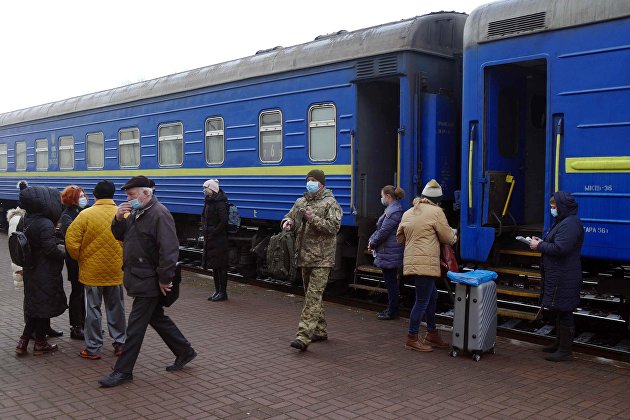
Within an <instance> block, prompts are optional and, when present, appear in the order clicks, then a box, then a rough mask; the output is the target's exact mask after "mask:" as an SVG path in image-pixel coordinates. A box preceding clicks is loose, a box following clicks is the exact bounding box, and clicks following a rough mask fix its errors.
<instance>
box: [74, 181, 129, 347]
mask: <svg viewBox="0 0 630 420" xmlns="http://www.w3.org/2000/svg"><path fill="white" fill-rule="evenodd" d="M115 190H116V187H115V186H114V184H113V183H112V182H111V181H100V182H99V183H98V184H96V186H95V187H94V190H93V195H94V198H95V199H96V202H95V203H94V205H93V206H92V207H90V208H88V209H85V210H83V211H82V212H81V213H79V215H78V216H77V218H76V219H75V220H74V222H72V224H71V225H70V227H69V228H68V231H67V232H66V251H67V252H68V253H69V254H70V256H71V257H72V258H74V259H75V260H77V261H78V262H79V281H80V282H81V283H82V284H83V285H84V287H85V302H86V308H85V327H84V336H85V348H84V349H83V350H81V353H80V356H81V357H83V358H85V359H92V360H96V359H100V358H101V347H102V345H103V332H102V329H101V319H102V315H101V303H102V302H103V300H105V311H106V313H107V326H108V328H109V335H110V336H111V337H112V339H113V340H114V342H113V344H112V345H113V346H114V354H115V355H116V356H120V355H121V354H122V351H123V347H124V344H125V339H126V330H127V327H126V322H125V306H124V297H123V296H124V295H123V288H122V280H123V272H122V268H121V267H122V244H121V243H120V242H119V241H117V240H116V239H115V238H114V235H113V234H112V231H111V229H110V225H111V223H112V219H113V218H114V215H115V214H116V210H117V208H118V207H117V206H116V203H114V200H113V197H114V192H115Z"/></svg>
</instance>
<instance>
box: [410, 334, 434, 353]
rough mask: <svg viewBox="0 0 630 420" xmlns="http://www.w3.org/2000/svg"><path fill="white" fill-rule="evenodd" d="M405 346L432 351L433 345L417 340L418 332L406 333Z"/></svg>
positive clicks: (411, 348) (416, 349)
mask: <svg viewBox="0 0 630 420" xmlns="http://www.w3.org/2000/svg"><path fill="white" fill-rule="evenodd" d="M405 348H406V349H409V350H415V351H433V347H431V346H430V345H428V344H424V343H421V342H419V341H418V334H407V342H406V343H405Z"/></svg>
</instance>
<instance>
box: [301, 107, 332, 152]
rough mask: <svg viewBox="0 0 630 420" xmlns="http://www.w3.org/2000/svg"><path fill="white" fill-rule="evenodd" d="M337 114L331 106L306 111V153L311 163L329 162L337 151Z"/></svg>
mask: <svg viewBox="0 0 630 420" xmlns="http://www.w3.org/2000/svg"><path fill="white" fill-rule="evenodd" d="M336 116H337V112H336V110H335V106H334V105H332V104H320V105H313V106H312V107H311V108H310V109H309V110H308V153H309V157H310V158H311V160H313V161H331V160H334V159H335V155H336V151H337V123H336Z"/></svg>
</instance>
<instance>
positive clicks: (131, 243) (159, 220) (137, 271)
mask: <svg viewBox="0 0 630 420" xmlns="http://www.w3.org/2000/svg"><path fill="white" fill-rule="evenodd" d="M121 189H122V190H124V191H125V192H126V193H127V198H128V199H129V201H128V202H125V203H122V204H121V205H120V206H118V210H117V212H116V215H115V217H114V219H113V220H112V233H113V234H114V237H115V238H116V239H118V240H119V241H123V271H124V275H123V283H124V285H125V289H127V294H128V295H129V296H131V297H133V298H134V300H133V305H132V308H131V314H129V321H128V322H127V341H126V342H125V349H124V350H123V352H122V355H121V356H120V357H119V358H118V360H117V361H116V365H115V366H114V371H113V372H112V373H111V374H109V375H107V376H105V377H103V378H102V379H101V380H100V381H99V383H100V384H101V386H103V387H112V386H116V385H120V384H121V383H124V382H127V381H130V380H132V379H133V376H132V371H133V367H134V365H135V363H136V360H137V358H138V355H139V353H140V347H141V346H142V341H143V340H144V334H145V333H146V330H147V326H148V325H151V326H152V327H153V329H154V330H155V331H156V332H157V333H158V334H159V336H160V337H162V339H163V340H164V342H165V343H166V345H167V346H168V348H169V349H170V350H171V351H172V352H173V353H174V354H175V356H176V359H175V363H173V364H172V365H170V366H167V367H166V370H167V371H175V370H180V369H182V368H183V367H184V366H185V365H186V364H187V363H189V362H190V361H191V360H193V359H194V358H195V356H197V353H196V352H195V350H194V349H193V348H192V346H191V345H190V343H189V342H188V340H186V338H185V337H184V335H183V334H182V333H181V331H180V330H179V328H177V326H176V325H175V323H174V322H173V321H172V320H171V319H170V318H169V317H168V316H166V315H165V314H164V308H163V307H162V305H161V303H160V293H161V294H163V295H166V294H167V293H168V292H169V291H170V290H171V287H172V285H173V284H172V282H171V280H172V278H173V276H174V274H175V265H176V263H177V260H178V257H179V241H178V240H177V233H176V231H175V222H174V220H173V217H172V216H171V214H170V212H169V211H168V209H167V208H166V207H164V206H163V205H162V204H161V203H160V202H158V200H157V198H155V197H154V196H153V189H152V186H151V181H150V180H149V179H148V178H146V177H144V176H134V177H133V178H131V179H130V180H129V181H127V183H126V184H125V185H123V186H122V188H121Z"/></svg>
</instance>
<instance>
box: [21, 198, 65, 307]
mask: <svg viewBox="0 0 630 420" xmlns="http://www.w3.org/2000/svg"><path fill="white" fill-rule="evenodd" d="M20 207H21V208H23V209H24V210H26V216H25V218H24V219H23V222H22V223H20V225H19V226H18V229H20V230H24V229H26V237H27V238H28V243H29V245H30V247H31V257H32V261H33V264H32V267H31V268H29V267H24V314H25V315H26V316H28V317H31V318H54V317H56V316H59V315H61V314H62V313H64V311H65V310H66V308H67V307H68V306H67V304H66V294H65V292H64V290H63V275H62V270H63V260H64V256H65V253H64V252H63V251H61V250H60V249H59V248H57V237H56V232H55V225H56V223H57V220H58V219H59V216H60V214H61V209H62V206H61V196H60V195H59V191H57V190H56V189H54V188H48V187H39V186H37V187H28V188H25V189H23V190H22V191H20Z"/></svg>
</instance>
